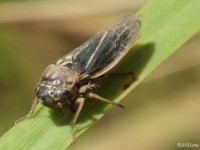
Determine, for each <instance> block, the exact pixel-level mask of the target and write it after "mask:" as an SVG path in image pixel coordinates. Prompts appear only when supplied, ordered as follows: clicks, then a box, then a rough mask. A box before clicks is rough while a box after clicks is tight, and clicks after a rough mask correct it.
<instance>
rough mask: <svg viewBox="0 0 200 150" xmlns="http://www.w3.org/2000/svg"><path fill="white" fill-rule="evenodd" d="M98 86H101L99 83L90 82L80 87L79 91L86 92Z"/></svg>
mask: <svg viewBox="0 0 200 150" xmlns="http://www.w3.org/2000/svg"><path fill="white" fill-rule="evenodd" d="M98 87H99V85H97V84H91V83H90V82H89V83H88V84H86V85H83V86H82V87H80V89H79V93H86V92H88V91H90V90H92V89H96V88H98Z"/></svg>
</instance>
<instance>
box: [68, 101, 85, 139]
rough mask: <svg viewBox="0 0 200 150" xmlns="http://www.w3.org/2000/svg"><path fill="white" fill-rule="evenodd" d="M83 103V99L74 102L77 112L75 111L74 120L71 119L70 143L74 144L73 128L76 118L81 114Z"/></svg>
mask: <svg viewBox="0 0 200 150" xmlns="http://www.w3.org/2000/svg"><path fill="white" fill-rule="evenodd" d="M84 101H85V99H84V98H78V99H77V100H76V102H75V105H76V106H77V110H76V112H75V115H74V118H73V120H72V122H71V132H72V143H74V141H75V135H74V126H75V124H76V121H77V119H78V117H79V115H80V112H81V110H82V108H83V105H84Z"/></svg>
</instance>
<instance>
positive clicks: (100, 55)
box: [72, 17, 140, 79]
mask: <svg viewBox="0 0 200 150" xmlns="http://www.w3.org/2000/svg"><path fill="white" fill-rule="evenodd" d="M139 30H140V21H139V20H138V19H136V18H134V17H123V18H121V19H120V20H119V21H118V22H117V23H116V24H114V25H113V26H111V27H109V28H107V29H105V30H103V31H102V32H99V33H97V34H96V35H95V36H94V37H92V38H91V39H90V40H89V41H87V42H85V43H84V44H83V45H81V46H80V47H79V48H77V49H76V50H75V51H74V53H73V56H72V61H73V64H74V67H75V73H76V75H78V76H79V77H80V79H85V78H89V79H91V78H96V77H99V76H101V75H103V74H105V73H106V72H108V71H109V70H110V69H112V68H113V67H114V66H115V65H116V64H117V63H118V62H119V61H120V60H121V59H122V58H123V56H124V55H125V54H126V53H127V52H128V51H129V49H130V48H131V46H132V44H133V43H134V41H135V39H136V37H137V35H138V32H139Z"/></svg>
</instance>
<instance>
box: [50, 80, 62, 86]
mask: <svg viewBox="0 0 200 150" xmlns="http://www.w3.org/2000/svg"><path fill="white" fill-rule="evenodd" d="M62 83H63V82H62V81H61V80H60V79H55V80H53V82H52V84H53V85H61V84H62Z"/></svg>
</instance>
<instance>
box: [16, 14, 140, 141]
mask: <svg viewBox="0 0 200 150" xmlns="http://www.w3.org/2000/svg"><path fill="white" fill-rule="evenodd" d="M139 30H140V21H139V20H138V19H137V18H135V17H131V16H125V17H122V18H121V19H120V20H119V21H118V22H116V23H115V24H114V25H112V26H111V27H108V28H106V29H104V30H103V31H101V32H98V33H97V34H96V35H95V36H94V37H92V38H91V39H89V40H88V41H87V42H85V43H84V44H82V45H81V46H80V47H78V48H76V49H75V50H73V51H71V52H69V53H68V54H66V55H64V56H63V57H61V58H59V59H58V60H57V61H55V62H54V63H52V64H50V65H49V66H47V68H46V69H45V70H44V72H43V73H42V75H41V78H40V80H39V83H38V84H37V86H36V88H35V95H36V98H35V99H34V101H33V104H32V107H31V109H30V111H29V113H28V114H27V115H26V116H25V117H23V118H21V119H19V120H17V121H16V122H19V121H22V120H25V119H27V118H30V117H31V116H32V115H33V113H34V110H35V108H36V106H37V104H38V103H39V102H40V103H42V104H43V105H45V106H47V107H49V108H52V109H69V110H70V111H71V112H73V113H75V115H74V118H73V120H72V122H71V130H72V135H73V132H74V131H73V129H74V126H75V124H76V121H77V119H78V116H79V114H80V112H81V110H82V108H83V105H84V101H85V99H86V98H88V99H91V98H93V99H96V100H100V101H103V102H106V103H109V104H112V105H114V106H118V107H120V108H124V106H123V105H121V104H119V103H115V102H112V101H110V100H108V99H106V98H103V97H101V96H99V95H97V94H95V93H93V92H92V90H93V89H95V88H97V87H98V85H97V84H96V83H95V79H98V78H99V77H101V76H102V75H105V74H107V73H108V72H109V71H110V70H111V69H112V68H113V67H115V66H116V64H118V62H119V61H120V60H121V59H122V58H123V57H124V56H125V55H126V54H127V52H128V51H129V50H130V48H131V47H132V45H133V43H134V41H135V40H136V37H137V35H138V33H139ZM73 140H74V136H73Z"/></svg>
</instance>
